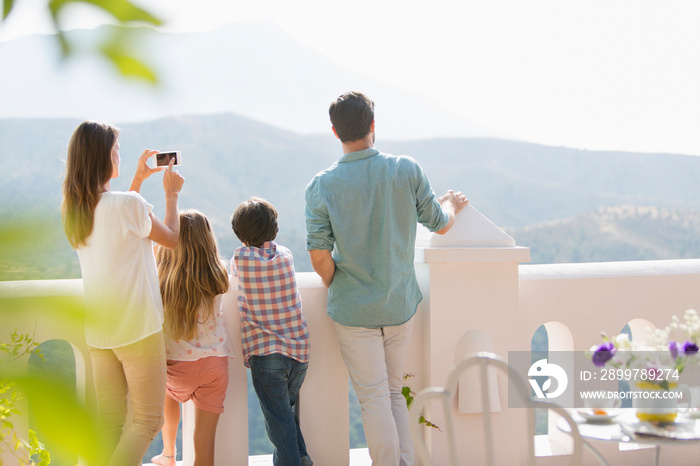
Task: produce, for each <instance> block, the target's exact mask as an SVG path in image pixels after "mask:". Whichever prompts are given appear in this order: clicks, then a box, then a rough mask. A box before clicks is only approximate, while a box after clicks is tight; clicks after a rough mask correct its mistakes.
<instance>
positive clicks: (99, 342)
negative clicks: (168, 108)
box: [61, 121, 184, 466]
mask: <svg viewBox="0 0 700 466" xmlns="http://www.w3.org/2000/svg"><path fill="white" fill-rule="evenodd" d="M156 152H157V151H152V150H145V151H144V152H143V153H142V154H141V156H140V157H139V160H138V164H137V169H136V174H135V175H134V178H133V180H132V182H131V188H130V192H115V191H111V190H110V181H111V180H112V179H114V178H116V177H118V176H119V164H120V162H121V158H120V154H119V129H117V128H115V127H114V126H110V125H107V124H103V123H97V122H94V121H86V122H84V123H82V124H80V126H78V128H77V129H76V130H75V132H74V133H73V136H72V137H71V140H70V144H69V146H68V156H67V160H66V176H65V179H64V182H63V204H62V206H61V211H62V216H63V223H64V228H65V231H66V236H67V237H68V240H69V241H70V243H71V245H72V246H73V247H74V248H76V250H77V252H78V258H79V260H80V269H81V274H82V277H83V289H84V296H85V309H86V323H85V340H86V342H87V344H88V349H89V352H90V358H91V361H92V371H93V378H94V385H95V392H96V395H97V406H98V414H99V418H100V421H101V424H102V427H103V429H104V431H103V433H104V435H105V461H104V463H105V464H106V463H108V464H109V465H112V466H135V465H140V464H141V460H142V459H143V455H144V454H145V452H146V450H147V449H148V446H149V444H150V443H151V441H152V440H153V438H154V437H155V435H156V434H157V433H158V430H159V429H160V427H161V425H162V423H163V398H162V395H161V394H162V391H161V390H165V344H164V341H163V331H162V330H163V326H162V322H163V307H162V302H161V298H160V293H159V290H158V275H157V271H156V263H155V258H154V256H153V249H152V246H151V244H152V243H151V241H155V242H156V243H158V244H160V245H162V246H163V247H165V248H172V247H174V246H175V244H176V243H177V239H178V231H179V219H178V215H177V209H178V195H179V192H180V190H181V189H182V185H183V183H184V178H182V177H181V176H180V175H179V174H178V173H177V172H174V171H173V167H172V164H171V165H170V166H168V168H167V169H165V173H164V176H163V189H164V190H165V201H166V207H165V217H164V221H163V222H161V221H160V220H158V218H156V217H155V216H154V215H153V212H152V210H153V206H152V205H150V204H149V203H147V202H146V200H145V199H144V198H143V197H141V195H140V194H138V193H139V191H140V189H141V184H142V183H143V181H144V180H145V179H146V178H148V177H149V176H151V175H152V174H153V173H155V172H157V171H162V170H164V168H150V167H149V166H148V164H147V161H148V158H149V157H151V156H153V155H154V154H155V153H156ZM127 397H128V398H129V399H130V401H131V406H132V414H133V418H132V420H131V422H130V424H128V425H124V424H125V419H126V410H127V403H126V400H127Z"/></svg>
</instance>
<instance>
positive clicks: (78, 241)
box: [61, 121, 119, 248]
mask: <svg viewBox="0 0 700 466" xmlns="http://www.w3.org/2000/svg"><path fill="white" fill-rule="evenodd" d="M118 138H119V129H118V128H115V127H114V126H111V125H108V124H105V123H98V122H96V121H85V122H83V123H81V124H80V126H78V127H77V128H76V129H75V131H74V132H73V136H72V137H71V139H70V143H69V145H68V156H67V158H66V177H65V178H64V180H63V203H62V204H61V215H62V217H63V228H64V229H65V231H66V236H67V237H68V241H70V244H71V246H73V247H74V248H79V247H80V246H84V245H85V244H86V243H87V239H88V237H89V236H90V233H92V227H93V223H94V220H95V207H97V203H98V202H99V201H100V195H101V194H102V189H103V188H104V185H105V184H106V183H107V182H108V181H109V180H110V179H111V178H112V173H113V170H114V168H113V166H112V148H113V147H114V144H115V143H116V142H117V139H118Z"/></svg>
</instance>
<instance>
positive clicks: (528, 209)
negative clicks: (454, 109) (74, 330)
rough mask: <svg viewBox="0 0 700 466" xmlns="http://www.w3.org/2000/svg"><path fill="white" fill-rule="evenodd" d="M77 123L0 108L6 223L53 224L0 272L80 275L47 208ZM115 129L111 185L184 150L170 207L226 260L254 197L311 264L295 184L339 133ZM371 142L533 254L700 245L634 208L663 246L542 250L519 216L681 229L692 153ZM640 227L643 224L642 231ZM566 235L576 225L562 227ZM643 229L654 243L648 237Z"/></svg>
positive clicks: (258, 127)
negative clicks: (602, 211)
mask: <svg viewBox="0 0 700 466" xmlns="http://www.w3.org/2000/svg"><path fill="white" fill-rule="evenodd" d="M78 123H79V120H75V119H61V120H33V119H0V164H2V166H3V170H2V171H0V199H2V201H3V202H2V203H0V214H2V215H3V219H5V221H4V222H3V223H4V224H7V222H14V221H15V220H14V219H15V218H16V215H17V214H18V212H19V213H29V214H34V215H35V216H38V217H39V220H40V223H39V226H37V227H35V228H36V229H37V230H41V231H43V232H44V233H51V234H52V235H54V236H53V239H51V240H46V241H47V242H46V243H45V244H44V246H39V245H35V246H34V247H32V248H31V251H30V252H26V253H25V252H22V253H20V252H19V251H14V252H13V254H12V256H13V257H18V258H20V260H16V259H11V258H9V257H2V256H0V261H2V263H1V264H0V270H2V271H4V272H6V273H5V274H4V275H3V277H0V278H2V279H29V278H32V277H42V278H58V277H64V276H70V277H77V276H79V268H78V265H77V258H76V256H75V254H74V253H73V252H71V249H70V247H69V246H68V243H67V241H66V240H65V238H64V237H63V234H62V227H61V224H60V216H59V210H58V209H59V205H60V202H61V182H62V178H63V169H64V164H63V162H62V160H63V159H65V154H66V149H67V146H68V140H69V138H70V136H71V133H72V131H73V129H74V128H75V126H76V125H77V124H78ZM116 123H117V124H119V122H116ZM120 127H121V128H122V133H121V138H120V145H121V155H122V165H121V173H122V175H121V177H120V178H119V179H117V180H114V181H113V182H112V189H115V190H125V189H127V188H128V186H129V182H130V179H131V176H132V174H133V172H134V168H135V162H136V159H137V158H138V155H139V154H140V153H141V152H142V150H143V149H144V148H147V147H148V148H154V149H162V150H165V149H178V150H181V151H182V154H183V166H182V167H181V168H180V172H181V173H182V174H183V175H184V176H185V178H186V181H185V186H184V189H183V192H182V195H181V197H180V206H181V208H183V209H184V208H196V209H199V210H201V211H202V212H204V213H205V214H206V215H207V216H209V218H210V219H211V220H212V223H213V225H214V228H215V231H216V233H217V236H218V238H219V242H220V246H221V250H222V254H223V255H224V257H225V258H229V257H231V255H232V253H233V250H234V249H235V248H236V247H237V246H239V245H240V243H239V242H238V240H237V239H236V238H235V236H234V235H233V232H232V231H231V228H230V220H229V218H230V215H231V213H232V212H233V210H234V209H235V207H236V206H237V205H238V204H239V203H240V202H241V201H243V200H244V199H246V198H248V197H250V196H253V195H256V196H262V197H265V198H267V199H269V200H270V201H271V202H272V203H274V204H275V205H276V206H277V208H278V210H279V214H280V233H279V237H278V241H279V242H280V243H281V244H284V245H287V246H288V247H289V248H290V249H291V250H292V252H293V254H294V256H295V261H296V267H297V270H298V271H310V270H311V267H310V264H309V259H308V254H307V253H306V249H305V225H304V189H305V187H306V185H307V183H308V182H309V180H310V179H311V178H312V177H313V176H314V174H316V173H317V172H319V171H321V170H323V169H325V168H327V167H328V166H329V165H330V164H332V163H333V162H334V161H335V160H336V159H337V158H338V157H339V156H340V155H341V148H340V144H339V143H338V141H337V140H336V139H335V138H334V137H333V136H332V135H331V133H330V131H329V132H328V134H326V135H324V136H301V135H298V134H295V133H291V132H288V131H284V130H280V129H278V128H275V127H272V126H269V125H266V124H262V123H259V122H256V121H253V120H250V119H248V118H244V117H240V116H237V115H233V114H220V115H209V116H187V117H179V118H167V119H160V120H153V121H148V122H144V123H129V124H121V125H120ZM376 146H377V147H378V148H379V149H381V150H383V151H384V152H389V153H395V154H408V155H411V156H412V157H414V158H415V159H416V160H417V161H418V162H419V163H420V164H421V165H422V166H423V168H424V169H425V171H426V173H427V174H428V177H429V178H430V180H431V182H432V184H433V187H434V189H435V191H436V192H437V193H438V194H442V193H444V192H445V191H446V190H447V189H449V188H453V189H457V190H461V191H463V192H464V193H466V194H467V196H468V197H469V199H470V202H471V203H472V205H474V206H475V207H477V208H478V209H479V210H480V211H481V212H483V213H484V214H485V215H486V216H487V217H489V218H490V219H491V220H492V221H493V222H494V223H496V224H497V225H500V226H502V227H509V228H510V229H509V231H510V232H511V233H512V234H513V236H514V237H515V239H516V242H517V243H518V244H519V245H522V246H529V247H531V248H532V257H533V259H534V260H537V261H538V262H549V261H579V262H586V261H593V260H620V258H636V259H656V258H673V257H690V256H693V254H695V255H696V256H697V252H693V251H694V250H693V248H692V247H685V246H684V244H685V243H683V242H680V241H679V240H678V239H677V238H678V235H680V234H684V233H687V232H689V231H690V232H692V231H693V230H687V229H686V226H685V224H683V223H678V224H672V223H670V224H669V225H671V226H673V227H672V228H671V226H664V227H663V228H662V227H660V226H659V224H658V220H657V219H656V218H652V217H651V216H644V215H640V216H639V218H638V219H637V220H636V221H638V222H639V225H640V226H639V228H638V229H639V230H640V231H648V232H649V233H650V235H651V234H653V235H658V238H656V239H657V241H656V243H657V244H658V245H664V248H667V249H660V246H657V247H656V248H649V247H647V246H646V244H647V243H640V242H636V243H635V242H629V243H628V244H623V243H622V242H620V241H617V240H616V238H615V237H614V236H613V235H607V236H605V235H604V236H600V237H596V238H600V240H601V241H602V240H605V241H606V242H607V243H606V244H609V245H610V246H609V247H605V248H603V246H602V243H600V241H595V243H596V244H598V245H599V246H600V247H601V248H603V249H594V248H587V247H586V248H579V249H578V250H579V251H580V253H579V254H578V255H568V256H567V255H560V254H549V253H547V254H545V253H542V254H543V256H540V255H539V254H540V252H539V251H540V250H542V251H544V250H549V249H548V247H549V246H548V244H549V241H543V240H542V239H541V238H542V235H545V234H546V233H547V231H548V229H547V228H543V229H539V230H537V234H535V233H531V231H535V230H528V229H527V228H525V227H528V226H531V225H539V224H541V223H543V222H547V221H557V220H560V219H562V218H571V217H577V216H581V215H585V214H588V213H589V212H593V211H596V210H597V209H599V208H601V207H606V206H611V205H613V206H614V205H631V206H650V208H655V209H658V211H660V212H665V211H667V210H671V211H673V212H675V214H674V215H676V216H677V217H678V218H680V219H681V220H679V221H687V222H690V223H688V225H691V226H689V227H687V228H691V227H692V225H694V223H692V219H693V218H695V217H694V216H695V215H696V212H700V183H698V182H697V180H699V179H700V157H692V156H683V155H673V154H635V153H622V152H590V151H580V150H574V149H568V148H563V147H548V146H541V145H536V144H529V143H522V142H515V141H506V140H499V139H433V140H425V141H412V142H406V141H390V140H386V139H385V138H384V137H383V136H382V134H381V133H379V134H378V135H377V141H376ZM142 194H143V195H144V196H145V197H146V199H147V200H148V201H149V202H151V203H153V204H154V206H155V213H156V214H157V215H158V216H160V217H162V214H163V208H164V202H163V194H162V187H161V176H160V175H155V176H153V177H152V178H151V179H149V180H147V181H146V183H145V184H144V187H143V190H142ZM8 219H9V220H8ZM562 225H568V224H567V223H566V222H563V223H562ZM644 225H649V228H648V229H646V230H645V229H644V228H643V227H644ZM533 228H539V227H533ZM596 231H597V230H596V229H595V228H593V229H583V230H582V229H580V228H579V229H578V230H576V231H575V232H576V234H578V235H584V238H583V240H582V241H587V238H588V237H589V236H591V237H595V232H596ZM565 236H569V237H576V235H575V234H573V233H572V234H570V235H565ZM646 239H647V240H649V241H651V239H652V236H648V237H646ZM614 240H615V241H614ZM652 242H653V241H652ZM567 244H568V243H567ZM579 244H580V241H579ZM635 248H636V249H635ZM564 249H566V248H565V247H564V246H562V250H564ZM594 251H601V253H600V254H597V253H595V252H594ZM540 257H541V258H540ZM22 260H24V262H22ZM8 274H9V277H10V278H7V275H8Z"/></svg>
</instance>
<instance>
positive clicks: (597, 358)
mask: <svg viewBox="0 0 700 466" xmlns="http://www.w3.org/2000/svg"><path fill="white" fill-rule="evenodd" d="M695 348H696V351H697V346H696V347H695ZM615 351H617V350H616V349H615V345H613V344H612V343H611V342H607V343H603V344H602V345H600V346H599V347H598V348H597V349H596V350H595V352H594V353H593V358H592V359H593V364H595V365H596V366H597V367H603V366H605V363H606V362H608V361H610V360H611V359H612V357H613V356H614V355H615Z"/></svg>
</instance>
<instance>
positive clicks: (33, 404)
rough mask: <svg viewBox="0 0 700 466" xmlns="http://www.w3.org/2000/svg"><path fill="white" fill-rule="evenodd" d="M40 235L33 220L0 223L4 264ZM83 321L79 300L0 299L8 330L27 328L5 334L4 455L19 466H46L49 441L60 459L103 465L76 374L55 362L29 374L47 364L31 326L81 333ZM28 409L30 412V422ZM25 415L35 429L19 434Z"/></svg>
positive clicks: (1, 362) (0, 372)
mask: <svg viewBox="0 0 700 466" xmlns="http://www.w3.org/2000/svg"><path fill="white" fill-rule="evenodd" d="M41 231H42V230H41V229H37V228H36V224H35V221H33V220H31V219H30V220H28V221H27V222H26V223H24V224H23V223H22V222H20V221H18V222H9V223H8V222H3V223H2V224H0V264H5V263H7V256H8V255H12V254H13V253H15V252H16V251H18V250H19V251H21V250H26V249H27V248H28V247H31V246H32V245H33V244H35V243H36V241H37V240H38V239H39V238H40V237H41V236H42V234H41ZM18 316H20V319H19V320H18V319H17V317H18ZM84 318H85V317H84V310H83V306H82V300H81V299H79V298H77V297H75V296H24V295H22V294H19V293H18V294H13V293H11V292H7V291H5V290H3V292H2V293H1V294H0V321H3V325H2V326H3V328H8V324H7V322H8V321H12V322H15V321H16V322H20V323H19V324H18V325H21V326H22V328H20V329H18V330H14V331H11V333H10V334H9V340H5V338H6V337H3V336H2V335H0V340H2V341H0V455H2V452H3V451H8V452H10V453H8V454H12V456H14V457H15V458H16V459H17V462H18V464H21V465H34V464H35V465H47V464H50V462H51V456H50V455H49V453H48V451H47V450H46V448H45V447H44V445H43V443H42V442H46V444H50V445H51V448H52V449H54V448H55V449H57V450H58V451H57V452H56V453H57V456H60V457H71V458H77V457H81V458H84V459H85V461H86V462H87V464H90V465H92V464H104V462H103V461H102V458H100V454H101V451H102V449H101V444H102V441H101V438H100V435H99V433H98V432H99V430H98V428H97V422H96V418H95V416H94V414H93V413H92V412H91V411H90V410H89V409H87V408H86V407H85V406H84V405H83V403H82V401H81V400H79V399H78V398H77V397H76V380H75V375H74V374H75V371H74V370H73V376H72V377H66V375H65V373H64V372H65V370H64V369H65V368H64V366H65V365H64V364H50V363H49V364H44V368H43V369H42V370H29V364H28V361H27V360H29V359H32V358H34V359H35V360H37V361H40V360H42V359H43V354H42V353H41V352H38V351H37V346H38V344H39V343H40V342H38V341H35V339H34V337H33V336H32V335H31V334H30V333H27V332H28V331H31V328H29V327H30V326H32V325H36V323H37V322H41V325H42V327H43V328H47V327H48V328H50V326H51V325H53V324H52V323H55V324H56V325H65V324H68V325H75V326H79V327H81V328H82V326H83V325H84ZM25 322H26V324H25ZM32 322H35V324H32ZM11 325H12V324H10V325H9V326H11ZM66 344H67V343H66ZM68 346H70V345H68ZM71 352H72V350H71ZM64 359H65V358H64ZM54 362H55V360H54ZM35 365H36V364H35ZM27 407H28V408H27ZM26 409H30V410H31V416H30V417H28V414H29V413H28V412H26V411H25V410H26ZM20 416H21V417H23V418H25V419H30V424H31V427H32V430H29V431H28V432H26V433H25V432H22V431H21V430H20V428H19V427H18V426H19V425H25V424H26V422H22V423H19V424H18V423H17V419H20ZM39 439H41V441H40V440H39ZM2 463H3V460H2V456H0V465H2Z"/></svg>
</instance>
